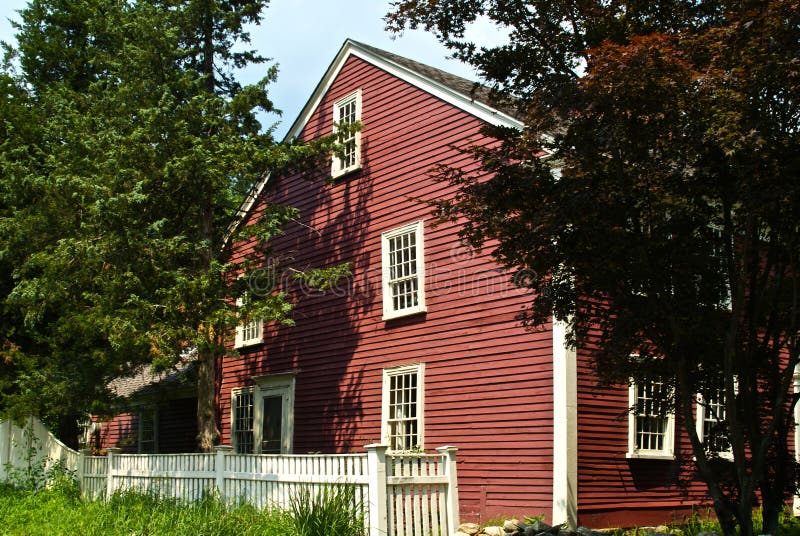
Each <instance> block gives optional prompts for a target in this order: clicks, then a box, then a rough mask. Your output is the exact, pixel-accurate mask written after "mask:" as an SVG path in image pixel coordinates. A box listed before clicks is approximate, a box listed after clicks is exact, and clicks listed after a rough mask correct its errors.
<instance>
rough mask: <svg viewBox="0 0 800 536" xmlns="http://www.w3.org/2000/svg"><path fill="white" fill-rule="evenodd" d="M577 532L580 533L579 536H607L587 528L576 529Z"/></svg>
mask: <svg viewBox="0 0 800 536" xmlns="http://www.w3.org/2000/svg"><path fill="white" fill-rule="evenodd" d="M575 532H577V533H578V536H606V535H605V534H603V533H602V532H598V531H596V530H592V529H590V528H587V527H578V528H577V529H575Z"/></svg>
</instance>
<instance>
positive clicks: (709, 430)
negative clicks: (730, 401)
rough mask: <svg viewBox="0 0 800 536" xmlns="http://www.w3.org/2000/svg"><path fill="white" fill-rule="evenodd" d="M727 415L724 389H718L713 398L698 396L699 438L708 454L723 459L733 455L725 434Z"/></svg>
mask: <svg viewBox="0 0 800 536" xmlns="http://www.w3.org/2000/svg"><path fill="white" fill-rule="evenodd" d="M725 413H726V410H725V391H724V389H718V390H717V391H716V392H715V393H714V394H713V395H712V396H703V395H698V396H697V437H699V438H700V441H702V443H703V445H704V446H705V447H706V451H707V452H709V453H716V454H718V455H720V456H721V457H723V458H724V457H727V456H730V455H731V445H730V442H729V441H728V438H727V435H726V433H725Z"/></svg>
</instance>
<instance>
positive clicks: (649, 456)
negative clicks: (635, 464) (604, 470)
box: [625, 452, 675, 461]
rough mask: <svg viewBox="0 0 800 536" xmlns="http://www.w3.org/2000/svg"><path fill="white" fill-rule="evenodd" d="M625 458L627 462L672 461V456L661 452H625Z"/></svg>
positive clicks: (673, 456)
mask: <svg viewBox="0 0 800 536" xmlns="http://www.w3.org/2000/svg"><path fill="white" fill-rule="evenodd" d="M625 457H626V458H628V459H629V460H666V461H669V460H674V459H675V455H674V454H667V453H663V452H652V453H650V452H626V453H625Z"/></svg>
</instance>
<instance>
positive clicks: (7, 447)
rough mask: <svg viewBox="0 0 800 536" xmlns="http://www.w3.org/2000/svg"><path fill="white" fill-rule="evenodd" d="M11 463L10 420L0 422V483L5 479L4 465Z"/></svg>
mask: <svg viewBox="0 0 800 536" xmlns="http://www.w3.org/2000/svg"><path fill="white" fill-rule="evenodd" d="M9 462H11V419H6V420H4V421H2V422H0V481H3V480H5V479H6V464H8V463H9Z"/></svg>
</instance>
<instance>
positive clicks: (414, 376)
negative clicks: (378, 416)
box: [382, 363, 424, 451]
mask: <svg viewBox="0 0 800 536" xmlns="http://www.w3.org/2000/svg"><path fill="white" fill-rule="evenodd" d="M423 371H424V367H423V364H422V363H418V364H416V365H406V366H402V367H395V368H391V369H385V370H384V371H383V408H382V413H383V419H382V421H383V433H382V436H383V442H384V443H385V444H386V445H389V449H391V450H394V451H402V450H415V449H421V448H422V447H423V444H422V443H423V436H422V431H423V395H424V390H423V385H424V381H423Z"/></svg>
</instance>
